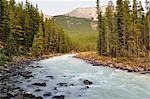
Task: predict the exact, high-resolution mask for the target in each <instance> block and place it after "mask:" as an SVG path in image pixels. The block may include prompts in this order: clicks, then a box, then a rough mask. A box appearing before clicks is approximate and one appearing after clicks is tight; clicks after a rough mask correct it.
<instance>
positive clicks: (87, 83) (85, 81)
mask: <svg viewBox="0 0 150 99" xmlns="http://www.w3.org/2000/svg"><path fill="white" fill-rule="evenodd" d="M83 83H84V84H85V85H91V84H93V82H92V81H89V80H84V81H83Z"/></svg>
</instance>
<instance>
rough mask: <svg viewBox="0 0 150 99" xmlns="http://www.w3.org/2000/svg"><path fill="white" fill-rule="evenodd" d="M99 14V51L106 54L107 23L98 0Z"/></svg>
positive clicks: (100, 53)
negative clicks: (105, 23)
mask: <svg viewBox="0 0 150 99" xmlns="http://www.w3.org/2000/svg"><path fill="white" fill-rule="evenodd" d="M97 15H98V32H99V34H98V39H97V51H98V54H99V55H104V54H105V53H104V52H105V51H106V49H105V48H106V47H105V25H104V19H103V18H102V14H101V11H100V2H99V0H97Z"/></svg>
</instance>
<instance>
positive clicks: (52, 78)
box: [46, 76, 54, 79]
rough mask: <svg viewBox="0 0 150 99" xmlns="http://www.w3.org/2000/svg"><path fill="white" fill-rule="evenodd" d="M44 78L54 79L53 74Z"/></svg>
mask: <svg viewBox="0 0 150 99" xmlns="http://www.w3.org/2000/svg"><path fill="white" fill-rule="evenodd" d="M46 78H51V79H54V76H46Z"/></svg>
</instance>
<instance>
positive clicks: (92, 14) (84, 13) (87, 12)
mask: <svg viewBox="0 0 150 99" xmlns="http://www.w3.org/2000/svg"><path fill="white" fill-rule="evenodd" d="M105 9H106V6H102V7H101V11H102V14H103V13H104V12H105ZM65 15H66V16H70V17H77V18H86V19H93V20H97V9H96V8H95V7H86V8H77V9H75V10H72V11H71V12H69V13H67V14H65Z"/></svg>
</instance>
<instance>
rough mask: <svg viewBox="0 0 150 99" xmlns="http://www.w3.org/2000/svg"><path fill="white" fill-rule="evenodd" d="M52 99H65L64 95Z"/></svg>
mask: <svg viewBox="0 0 150 99" xmlns="http://www.w3.org/2000/svg"><path fill="white" fill-rule="evenodd" d="M52 99H65V96H64V95H60V96H53V97H52Z"/></svg>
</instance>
